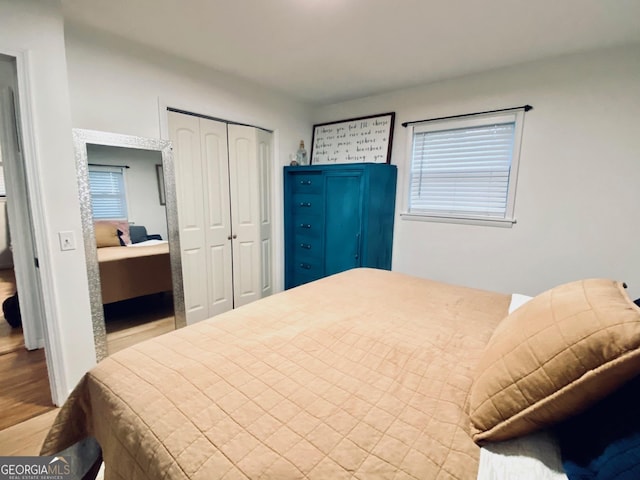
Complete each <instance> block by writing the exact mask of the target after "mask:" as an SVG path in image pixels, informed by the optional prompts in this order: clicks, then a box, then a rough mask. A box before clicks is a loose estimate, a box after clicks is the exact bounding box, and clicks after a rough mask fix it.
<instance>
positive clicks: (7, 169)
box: [0, 87, 44, 350]
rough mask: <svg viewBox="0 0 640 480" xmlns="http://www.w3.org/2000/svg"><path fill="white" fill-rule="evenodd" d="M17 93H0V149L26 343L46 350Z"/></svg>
mask: <svg viewBox="0 0 640 480" xmlns="http://www.w3.org/2000/svg"><path fill="white" fill-rule="evenodd" d="M15 101H16V99H15V98H14V94H13V91H12V90H11V88H9V87H4V88H2V90H1V91H0V145H1V148H2V164H3V165H2V166H3V168H4V176H5V184H6V189H7V215H8V218H9V232H10V235H11V245H12V250H13V263H14V270H15V274H16V287H17V290H18V292H19V304H20V312H21V315H22V330H23V333H24V343H25V347H26V348H27V349H28V350H34V349H37V348H42V347H43V346H44V336H43V325H42V319H43V318H44V312H43V307H42V305H43V303H42V291H41V287H40V275H39V273H38V269H37V254H36V250H35V243H34V241H33V233H32V227H31V224H32V222H31V210H30V209H29V196H28V192H27V181H26V175H25V171H24V162H23V158H22V152H21V149H20V140H19V135H18V131H17V128H16V125H17V113H16V107H15V105H16V104H15Z"/></svg>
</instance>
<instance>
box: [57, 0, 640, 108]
mask: <svg viewBox="0 0 640 480" xmlns="http://www.w3.org/2000/svg"><path fill="white" fill-rule="evenodd" d="M62 5H63V11H64V15H65V21H66V22H69V23H72V24H79V25H81V26H84V27H86V28H90V29H99V30H103V31H105V32H107V33H110V34H113V35H116V36H119V37H124V38H126V39H129V40H132V41H135V42H138V43H140V44H143V45H146V46H149V47H153V48H155V49H158V50H161V51H164V52H168V53H170V54H173V55H178V56H181V57H184V58H186V59H189V60H192V61H194V62H198V63H200V64H204V65H207V66H209V67H212V68H214V69H216V70H218V71H221V72H225V73H228V74H232V75H236V76H240V77H243V78H246V79H250V80H251V81H253V82H256V83H258V84H260V85H263V86H265V87H268V88H271V89H275V90H278V91H281V92H284V93H285V94H288V95H290V96H292V97H294V98H297V99H298V100H301V101H304V102H307V103H310V104H314V105H323V104H329V103H334V102H338V101H343V100H348V99H352V98H360V97H364V96H368V95H373V94H378V93H382V92H386V91H391V90H395V89H399V88H405V87H410V86H415V85H421V84H425V83H429V82H434V81H437V80H442V79H446V78H451V77H456V76H462V75H466V74H470V73H473V72H478V71H484V70H489V69H493V68H498V67H503V66H506V65H512V64H516V63H523V62H527V61H532V60H538V59H542V58H546V57H551V56H557V55H562V54H566V53H572V52H579V51H584V50H590V49H594V48H601V47H607V46H613V45H619V44H628V43H638V44H639V52H640V1H638V0H484V1H478V0H62ZM639 54H640V53H639Z"/></svg>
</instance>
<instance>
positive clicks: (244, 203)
mask: <svg viewBox="0 0 640 480" xmlns="http://www.w3.org/2000/svg"><path fill="white" fill-rule="evenodd" d="M228 132H229V183H230V185H231V191H230V197H231V206H232V208H231V224H232V231H233V234H234V235H235V236H236V237H237V238H235V239H234V242H233V291H234V306H235V307H239V306H241V305H245V304H247V303H250V302H252V301H254V300H257V299H258V298H260V280H261V275H260V264H261V261H260V208H259V193H260V181H259V174H260V171H259V166H258V161H257V157H258V156H257V149H256V146H257V145H256V143H257V140H256V129H255V128H253V127H246V126H243V125H229V127H228Z"/></svg>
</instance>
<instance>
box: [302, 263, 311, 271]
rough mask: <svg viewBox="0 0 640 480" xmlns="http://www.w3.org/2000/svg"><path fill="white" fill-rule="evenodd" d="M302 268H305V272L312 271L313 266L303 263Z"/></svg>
mask: <svg viewBox="0 0 640 480" xmlns="http://www.w3.org/2000/svg"><path fill="white" fill-rule="evenodd" d="M300 268H303V269H305V270H311V265H309V264H308V263H301V264H300Z"/></svg>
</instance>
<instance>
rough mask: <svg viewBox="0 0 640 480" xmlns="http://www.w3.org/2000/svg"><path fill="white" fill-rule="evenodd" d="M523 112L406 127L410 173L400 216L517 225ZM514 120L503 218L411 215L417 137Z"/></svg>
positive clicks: (451, 214) (475, 116) (474, 115)
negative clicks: (517, 195)
mask: <svg viewBox="0 0 640 480" xmlns="http://www.w3.org/2000/svg"><path fill="white" fill-rule="evenodd" d="M524 113H525V109H524V108H523V109H517V110H514V111H510V112H499V113H496V112H494V113H480V114H470V115H464V116H459V117H450V118H442V119H436V120H428V121H424V122H418V123H414V124H410V125H408V126H407V127H408V128H407V130H408V131H407V156H406V158H407V173H406V175H405V192H406V193H405V195H404V208H403V212H402V213H401V214H400V217H401V219H403V220H417V221H427V222H442V223H459V224H469V225H489V226H498V227H507V228H510V227H511V226H512V225H513V224H514V223H516V218H515V200H516V190H517V184H518V172H519V167H520V154H521V151H520V150H521V144H522V132H523V129H524ZM508 121H513V122H514V123H515V125H514V138H513V152H512V158H511V166H510V170H509V183H508V189H507V196H506V200H507V205H506V209H505V216H504V218H500V217H492V216H488V215H482V214H479V215H463V214H455V213H442V214H439V213H437V212H428V213H427V212H415V211H414V212H411V210H410V209H411V171H412V162H413V144H414V135H415V134H416V133H423V132H429V131H442V130H455V129H460V128H469V127H479V126H488V125H493V124H496V123H505V122H508Z"/></svg>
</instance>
